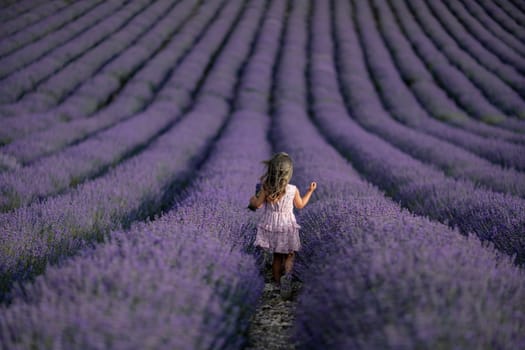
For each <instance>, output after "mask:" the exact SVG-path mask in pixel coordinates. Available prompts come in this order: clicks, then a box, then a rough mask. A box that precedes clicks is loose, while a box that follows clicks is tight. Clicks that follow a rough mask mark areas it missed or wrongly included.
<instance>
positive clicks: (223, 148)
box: [0, 1, 284, 349]
mask: <svg viewBox="0 0 525 350" xmlns="http://www.w3.org/2000/svg"><path fill="white" fill-rule="evenodd" d="M282 4H283V3H282V2H278V1H275V2H273V8H272V9H273V11H272V9H270V10H269V13H268V14H267V16H266V20H265V27H264V28H263V29H262V33H261V34H260V37H259V38H258V45H257V48H256V50H257V53H256V56H259V57H262V56H266V54H265V53H264V52H263V50H264V49H267V50H271V51H275V49H274V47H273V46H275V45H274V44H275V41H273V42H271V41H268V42H263V40H264V39H268V38H271V36H272V34H271V33H270V34H268V29H273V26H274V25H275V22H274V19H276V17H277V16H278V15H279V16H280V17H281V18H282V17H283V14H284V11H283V10H284V7H283V6H282ZM276 11H280V13H273V12H276ZM241 29H242V28H241ZM266 57H269V56H266ZM251 61H252V59H250V62H251ZM253 67H255V66H254V65H252V64H250V65H247V66H246V70H247V72H245V75H243V77H244V76H246V74H248V76H249V75H250V74H251V73H250V71H251V70H252V68H253ZM245 83H246V81H245V80H243V83H242V86H241V89H244V88H245V87H246V84H245ZM267 129H268V118H267V116H265V115H262V114H258V113H253V112H245V111H240V112H237V113H234V114H233V115H232V117H231V120H230V122H229V123H228V126H227V127H226V129H225V131H224V132H223V134H222V136H221V138H220V139H219V140H218V141H217V143H216V144H215V146H214V149H213V151H212V153H211V154H210V157H209V159H208V160H207V162H206V164H205V166H204V167H203V168H202V170H201V171H200V172H199V175H198V178H197V180H195V181H194V182H193V184H192V186H191V188H190V189H189V190H188V192H187V195H186V197H185V199H184V200H183V201H182V202H181V203H179V204H177V206H176V207H175V208H174V209H172V210H171V211H170V212H168V213H167V214H165V215H163V216H162V217H161V218H160V219H157V220H155V221H154V222H150V223H147V224H142V225H137V226H135V227H133V228H132V229H131V230H130V231H129V232H119V231H117V232H112V233H111V234H110V238H109V239H108V240H107V241H106V242H105V244H104V245H100V246H98V247H97V249H96V250H93V251H89V252H88V253H87V254H84V255H82V256H80V257H78V258H76V259H72V260H70V261H68V262H67V263H66V264H65V265H64V266H63V267H60V268H54V267H51V268H49V269H48V270H47V271H46V274H45V275H43V276H41V277H40V278H38V279H37V281H36V283H35V284H34V285H31V286H28V287H27V288H28V289H29V291H28V293H26V295H30V297H24V296H20V295H17V297H16V298H15V300H14V302H13V303H12V304H11V306H10V307H9V308H8V309H6V310H5V314H6V315H8V317H6V319H8V320H9V321H6V322H5V323H4V324H2V325H0V329H1V330H2V331H0V334H1V335H0V337H1V338H3V339H10V340H11V339H14V341H13V342H14V343H15V344H16V345H22V344H24V343H25V341H26V339H25V335H26V334H27V333H26V330H27V329H30V328H33V329H36V333H37V337H39V338H40V337H42V338H48V339H49V338H52V339H56V340H57V341H59V339H60V338H59V334H60V332H61V331H62V328H61V327H60V326H59V327H56V326H53V327H49V325H50V323H46V322H41V320H42V318H44V319H47V318H49V317H53V318H54V319H55V321H56V320H63V319H71V317H74V315H73V314H74V313H75V314H76V311H73V310H75V309H76V308H78V306H77V307H73V304H74V303H79V302H80V303H81V304H82V305H83V310H86V311H85V312H83V314H90V312H89V310H90V309H92V308H98V307H99V306H98V305H100V303H101V302H102V303H104V304H105V305H106V307H105V310H110V311H112V310H118V314H119V315H122V316H123V317H119V318H118V319H115V317H114V313H113V312H109V314H111V315H112V316H111V322H112V325H114V326H115V327H111V328H105V329H104V330H103V332H102V333H103V334H104V336H105V337H106V339H107V338H111V337H112V336H113V335H114V334H115V333H117V332H118V334H120V333H121V332H122V331H123V330H124V331H125V332H126V333H128V334H130V335H135V334H137V336H136V337H135V336H132V337H130V338H131V339H130V340H129V341H130V343H127V342H126V343H124V344H119V346H123V347H126V346H127V345H129V344H133V346H139V347H141V345H142V344H144V343H145V339H146V341H147V342H148V343H149V344H157V343H156V341H158V339H159V338H164V339H166V340H165V343H163V344H158V345H156V347H160V348H164V347H168V348H172V347H175V348H199V349H200V348H210V347H214V348H215V347H227V348H238V347H240V345H241V344H242V343H243V340H244V339H243V338H242V335H241V334H243V333H244V330H245V329H246V325H247V321H248V318H249V316H250V315H251V313H252V312H253V306H254V305H255V302H256V299H257V297H258V296H259V295H260V293H261V290H262V281H261V278H260V276H259V274H258V269H256V268H255V264H256V263H255V262H254V260H253V259H252V258H251V257H247V256H246V255H245V254H241V253H240V250H251V249H250V247H251V243H252V242H253V238H254V237H253V234H254V230H253V227H254V224H255V223H254V220H253V219H249V222H248V224H247V222H246V211H245V210H246V209H244V207H245V204H246V203H245V201H246V195H249V193H250V192H251V188H252V186H253V182H252V181H253V179H254V178H256V177H257V176H258V173H259V172H260V169H259V166H258V165H257V163H256V162H254V161H253V159H263V158H266V157H267V156H268V154H269V151H270V150H269V145H268V141H267V139H266V133H267ZM232 159H235V162H232V161H231V160H232ZM224 174H228V176H224ZM232 188H235V189H236V190H235V191H232V190H231V189H232ZM162 247H165V249H162ZM116 252H119V253H120V254H118V256H119V257H120V258H118V259H115V255H116ZM195 254H196V255H195ZM226 256H227V257H226ZM187 260H191V261H192V263H191V264H187V263H185V262H186V261H187ZM137 261H138V263H137ZM143 265H146V266H144V267H143ZM152 265H153V266H154V269H155V270H156V271H155V272H153V271H151V272H150V273H148V272H149V270H147V269H148V267H149V266H152ZM174 266H177V268H174ZM188 267H191V268H189V269H188ZM79 268H81V269H82V271H83V272H84V273H83V276H79V275H78V274H77V273H76V271H78V269H79ZM137 268H139V269H140V270H141V271H144V270H145V273H146V274H147V275H148V276H150V278H148V279H147V280H146V283H144V284H143V283H132V281H133V280H135V276H137V275H136V269H137ZM116 271H118V275H117V274H116ZM164 271H166V273H164ZM159 272H160V273H159ZM190 273H191V274H190ZM141 274H142V273H141ZM86 275H87V277H86ZM169 276H171V277H169ZM186 276H187V277H188V278H185V277H186ZM57 278H59V279H60V282H59V283H60V285H61V290H62V292H60V293H61V295H62V296H64V295H71V296H72V298H71V299H70V300H67V299H69V298H55V297H54V296H57V293H58V290H57V289H55V288H53V287H51V288H48V286H57V285H58V284H57V283H55V282H58V280H57ZM79 278H82V280H83V281H85V280H88V281H90V282H92V284H90V285H91V286H94V285H95V286H100V287H101V288H105V287H103V284H104V281H107V280H108V279H109V280H111V281H112V284H111V290H112V291H116V290H118V291H126V295H129V296H135V297H136V298H140V300H142V301H143V302H142V303H141V304H140V305H138V309H139V310H140V311H142V310H145V309H146V308H147V309H148V310H149V311H151V310H155V312H154V313H151V312H149V313H145V312H144V313H142V312H140V311H139V312H137V311H134V310H135V309H136V308H137V305H135V304H136V302H135V303H134V302H133V298H132V297H127V298H122V297H118V298H113V297H109V300H108V295H107V294H100V293H98V294H95V293H96V290H97V289H98V288H91V289H86V288H83V287H82V286H81V285H82V284H79V283H76V281H78V279H79ZM41 286H43V288H41ZM152 286H153V288H152ZM156 286H163V287H164V288H162V289H160V292H159V289H158V288H154V287H156ZM210 287H212V288H210ZM94 291H95V293H94ZM167 293H169V295H172V296H180V297H178V298H177V299H175V298H173V297H172V298H166V295H167ZM113 295H114V294H113ZM218 296H219V297H218ZM50 300H52V301H51V302H50ZM179 300H180V301H179ZM70 301H71V302H72V303H71V304H69V303H70ZM174 301H176V303H175V305H179V304H180V308H181V309H183V310H186V315H188V316H186V317H184V315H183V314H182V313H181V312H180V311H179V310H177V309H176V308H174V307H173V304H174ZM203 301H204V302H203ZM51 305H53V306H51ZM188 305H191V306H188ZM50 306H51V309H54V308H55V307H56V308H59V309H60V310H62V313H61V314H60V315H58V314H51V313H49V312H48V311H47V310H48V308H49V307H50ZM29 310H32V311H31V313H33V314H35V313H36V314H39V315H40V316H41V317H38V318H37V319H40V321H37V320H35V319H31V318H29V317H25V316H24V314H25V315H27V313H26V311H29ZM129 320H133V322H129ZM206 320H208V321H206ZM104 321H105V319H102V320H101V319H100V318H97V317H95V318H86V319H85V320H84V327H83V330H82V332H81V333H82V334H83V337H82V339H76V340H74V341H71V342H69V343H68V344H67V346H66V347H69V348H78V347H85V346H89V344H91V343H90V342H91V341H92V340H91V339H98V336H99V335H100V330H99V329H97V328H99V325H100V324H101V323H103V322H104ZM137 321H138V322H137ZM65 323H68V324H71V323H70V322H65ZM46 324H47V325H46ZM54 324H55V325H56V324H57V322H55V323H54ZM29 325H32V326H29ZM145 326H146V328H144V327H145ZM28 327H29V328H28ZM174 327H175V328H176V329H175V330H174ZM93 333H96V334H93ZM33 334H34V333H33ZM90 335H92V336H90ZM11 341H12V340H11ZM84 341H85V342H84ZM15 344H13V345H15ZM104 344H105V346H108V344H107V343H104ZM62 345H66V344H62ZM119 346H117V348H118V347H119Z"/></svg>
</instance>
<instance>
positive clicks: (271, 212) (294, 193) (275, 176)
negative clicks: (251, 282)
mask: <svg viewBox="0 0 525 350" xmlns="http://www.w3.org/2000/svg"><path fill="white" fill-rule="evenodd" d="M263 163H264V164H266V165H267V171H266V173H265V174H264V175H263V176H261V184H262V185H261V188H260V190H259V191H258V192H257V193H256V195H254V196H252V197H251V198H250V208H252V209H257V208H261V207H262V206H263V205H264V212H263V215H262V218H261V221H260V222H259V224H258V225H257V235H256V238H255V243H254V245H256V246H259V247H262V248H265V249H267V250H269V251H271V252H272V253H273V262H272V274H273V279H274V283H275V285H276V287H278V288H280V290H281V296H282V297H283V299H288V298H290V296H291V293H292V287H291V276H292V275H291V273H292V267H293V261H294V254H295V252H297V251H298V250H299V249H300V248H301V243H300V241H299V228H300V226H299V225H298V224H297V222H296V220H295V216H294V213H293V207H294V205H295V207H296V208H298V209H301V208H304V207H305V206H306V204H307V203H308V201H309V200H310V197H311V195H312V193H313V192H314V191H315V189H316V188H317V184H316V183H315V182H312V183H311V184H310V187H309V189H308V191H307V192H306V194H305V195H304V196H303V197H301V194H300V193H299V190H298V189H297V187H295V186H294V185H291V184H290V183H289V182H290V179H291V177H292V172H293V164H292V159H291V158H290V156H289V155H288V154H286V153H284V152H280V153H277V154H275V155H274V156H273V157H272V158H271V159H269V160H266V161H264V162H263ZM283 265H284V270H285V274H284V275H282V276H281V267H282V266H283Z"/></svg>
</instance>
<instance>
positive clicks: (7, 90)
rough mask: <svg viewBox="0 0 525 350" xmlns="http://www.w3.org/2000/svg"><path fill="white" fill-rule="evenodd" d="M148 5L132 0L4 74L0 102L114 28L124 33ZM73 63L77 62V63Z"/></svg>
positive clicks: (12, 99)
mask: <svg viewBox="0 0 525 350" xmlns="http://www.w3.org/2000/svg"><path fill="white" fill-rule="evenodd" d="M149 6H151V5H149V3H146V2H142V1H138V2H136V1H134V2H131V3H130V4H128V5H127V6H125V7H123V8H121V9H120V10H119V11H117V12H116V13H113V14H112V15H111V16H110V17H107V18H105V19H104V20H103V21H101V22H99V23H98V24H97V25H96V26H95V27H91V28H90V29H89V30H87V31H85V32H83V33H82V34H81V35H79V36H77V37H76V38H75V40H73V41H70V42H68V43H67V44H66V45H63V46H60V47H59V48H57V49H55V50H53V51H52V52H50V53H48V54H46V55H45V56H44V57H41V58H40V59H38V60H37V61H34V62H32V63H31V64H30V65H29V66H26V67H24V68H23V69H21V70H18V71H16V72H15V73H14V74H11V75H9V76H8V77H6V78H4V79H3V80H2V81H0V92H2V96H1V97H0V102H1V103H2V104H5V103H12V102H15V101H17V100H19V99H20V98H21V97H22V96H23V95H24V94H25V93H26V92H28V91H30V90H33V89H35V88H36V87H37V86H38V84H39V83H40V82H42V81H44V80H45V79H47V78H49V77H51V76H53V75H55V73H56V72H59V71H60V70H61V69H63V68H64V67H67V66H70V64H71V63H74V62H78V59H79V58H81V57H82V56H83V55H84V54H86V53H87V52H90V51H92V49H93V48H94V47H97V46H98V45H101V44H102V43H103V42H108V40H107V39H108V38H110V37H111V36H112V35H113V33H114V32H116V31H120V32H121V33H124V34H125V33H126V31H125V30H123V28H126V26H127V25H128V24H129V23H130V22H131V21H133V19H134V18H137V17H140V14H141V12H142V11H143V10H144V9H146V8H148V7H149ZM121 35H122V34H121ZM128 40H129V39H128ZM118 51H120V50H118V49H117V50H115V49H112V50H111V52H112V53H116V52H118ZM76 64H77V65H78V63H76ZM84 69H89V66H86V67H84ZM46 97H47V96H45V95H43V96H42V97H41V98H42V101H41V103H43V104H46V102H47V103H49V101H47V99H46ZM47 98H49V97H47ZM2 111H3V114H5V113H16V110H14V111H11V112H9V108H6V107H3V108H2Z"/></svg>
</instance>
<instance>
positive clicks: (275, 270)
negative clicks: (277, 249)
mask: <svg viewBox="0 0 525 350" xmlns="http://www.w3.org/2000/svg"><path fill="white" fill-rule="evenodd" d="M282 263H283V256H282V254H280V253H273V261H272V274H273V280H274V281H275V283H277V284H279V283H280V279H281V266H282Z"/></svg>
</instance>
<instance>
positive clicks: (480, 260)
mask: <svg viewBox="0 0 525 350" xmlns="http://www.w3.org/2000/svg"><path fill="white" fill-rule="evenodd" d="M317 164H319V163H317ZM348 198H350V199H351V200H348ZM305 217H306V218H305V219H303V221H302V222H301V225H302V227H303V230H304V231H305V233H304V234H305V235H309V236H313V237H319V238H318V240H319V241H322V243H318V244H316V245H314V244H312V247H309V249H310V250H316V252H315V253H313V254H312V255H314V256H313V257H311V258H310V259H308V261H307V262H305V263H304V264H305V265H306V266H305V267H304V268H303V269H304V270H306V271H307V272H305V273H304V274H303V275H302V276H301V277H302V279H303V285H304V287H303V291H302V295H301V297H300V299H299V301H298V304H297V307H296V316H295V317H296V321H295V334H296V337H295V339H296V340H297V342H298V343H299V345H298V349H303V348H307V349H311V348H333V349H401V348H402V349H433V348H440V347H442V348H446V349H448V348H455V347H458V348H464V349H484V348H486V349H489V348H498V349H508V350H512V349H517V348H521V347H522V346H523V344H524V342H525V339H524V337H523V334H524V330H525V322H524V320H523V313H524V312H525V310H524V304H523V302H522V300H523V298H525V285H524V282H523V280H524V277H525V276H524V274H523V270H522V269H520V268H517V267H515V266H513V265H512V263H511V262H510V261H509V259H505V258H502V257H501V256H499V255H498V254H497V253H496V252H494V251H493V250H489V249H487V248H486V247H484V246H482V244H481V243H480V242H479V240H477V239H476V238H473V237H469V238H468V239H467V238H463V237H462V236H461V235H459V234H458V233H457V232H454V231H450V230H447V229H446V228H444V227H443V225H438V224H436V223H432V222H430V221H428V220H425V219H423V218H420V217H414V216H412V215H410V214H409V213H407V212H402V213H399V212H398V211H396V209H390V210H389V208H387V207H385V205H384V204H383V203H382V201H379V200H376V199H375V198H374V199H372V198H371V199H355V197H353V196H352V197H347V198H346V199H343V200H334V199H329V200H323V201H319V202H318V203H316V204H314V205H312V207H311V208H310V209H309V211H308V215H305ZM298 267H299V266H298ZM487 315H497V317H496V316H495V317H490V316H489V317H487Z"/></svg>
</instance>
